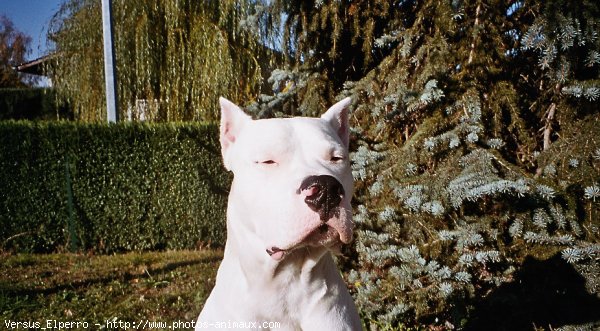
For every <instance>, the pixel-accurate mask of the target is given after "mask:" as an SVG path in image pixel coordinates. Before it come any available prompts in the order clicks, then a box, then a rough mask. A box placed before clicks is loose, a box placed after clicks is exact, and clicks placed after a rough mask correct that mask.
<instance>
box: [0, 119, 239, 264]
mask: <svg viewBox="0 0 600 331" xmlns="http://www.w3.org/2000/svg"><path fill="white" fill-rule="evenodd" d="M230 180H231V179H230V177H229V175H228V174H227V173H226V172H225V171H224V169H223V167H222V164H221V161H220V152H219V143H218V130H217V127H216V126H215V125H207V124H132V123H119V124H116V125H114V124H113V125H106V124H80V123H69V122H39V123H32V122H14V121H8V122H0V248H2V249H13V250H18V251H31V252H50V251H61V250H71V249H79V250H93V251H98V252H102V253H108V252H115V251H127V250H150V249H178V248H193V247H196V246H198V245H206V244H213V245H215V244H216V245H221V244H223V243H224V237H225V236H224V234H225V220H224V219H225V203H226V196H227V189H228V186H229V182H230Z"/></svg>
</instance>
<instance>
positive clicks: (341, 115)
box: [321, 97, 352, 148]
mask: <svg viewBox="0 0 600 331" xmlns="http://www.w3.org/2000/svg"><path fill="white" fill-rule="evenodd" d="M351 103H352V99H351V98H350V97H348V98H345V99H343V100H342V101H339V102H337V103H336V104H335V105H333V106H331V108H329V109H328V110H327V111H326V112H325V114H323V115H321V118H322V119H324V120H326V121H327V122H329V124H330V125H331V126H332V127H333V128H334V129H335V130H336V132H337V134H338V136H339V137H340V139H341V140H342V143H344V146H345V147H346V148H348V145H349V141H350V124H349V120H348V116H349V115H348V107H350V104H351Z"/></svg>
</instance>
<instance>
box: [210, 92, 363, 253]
mask: <svg viewBox="0 0 600 331" xmlns="http://www.w3.org/2000/svg"><path fill="white" fill-rule="evenodd" d="M350 102H351V100H350V98H346V99H344V100H342V101H340V102H338V103H336V104H335V105H333V106H332V107H331V108H329V109H328V110H327V111H326V112H325V113H324V114H323V115H322V116H321V117H320V118H306V117H296V118H287V119H266V120H252V118H251V117H250V116H248V115H246V114H245V113H244V112H243V111H242V110H241V109H240V108H239V107H238V106H236V105H235V104H233V103H231V102H230V101H228V100H226V99H224V98H221V99H220V103H221V128H220V140H221V148H222V153H223V161H224V164H225V167H226V168H227V169H228V170H231V171H232V172H233V174H234V180H233V184H232V187H231V193H230V196H229V208H228V222H230V224H228V227H229V230H228V231H232V230H237V228H238V227H239V228H240V229H242V228H243V231H239V232H237V233H249V236H250V237H251V238H252V239H251V240H256V241H258V242H259V245H260V246H261V247H264V254H265V256H267V254H268V255H269V256H270V257H271V258H272V259H274V260H281V259H283V258H284V257H285V256H286V255H287V254H288V253H291V252H292V251H294V250H296V249H298V248H302V247H308V246H315V247H326V248H330V249H331V248H334V247H338V246H339V245H341V244H342V243H349V242H350V241H351V240H352V229H353V223H352V211H351V205H350V200H351V198H352V191H353V183H352V173H351V170H350V161H349V155H348V141H349V127H348V106H349V105H350Z"/></svg>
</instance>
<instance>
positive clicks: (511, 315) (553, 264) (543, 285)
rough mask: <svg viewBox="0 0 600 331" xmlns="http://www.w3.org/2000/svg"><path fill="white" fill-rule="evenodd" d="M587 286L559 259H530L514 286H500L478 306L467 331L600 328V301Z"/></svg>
mask: <svg viewBox="0 0 600 331" xmlns="http://www.w3.org/2000/svg"><path fill="white" fill-rule="evenodd" d="M596 277H598V275H596ZM585 282H586V280H585V278H584V277H583V276H582V275H581V274H580V273H579V272H577V270H575V268H573V266H572V265H570V264H569V263H567V262H566V261H565V260H564V259H562V258H561V257H560V256H559V255H555V256H554V257H552V258H550V259H548V260H545V261H539V260H535V259H533V258H528V259H527V260H526V261H525V263H524V264H523V266H522V268H521V269H520V270H519V271H518V272H517V274H516V276H515V280H514V281H513V282H511V283H508V284H504V285H502V286H500V287H499V288H498V289H497V290H495V291H494V292H493V293H491V294H490V295H488V296H486V297H485V298H484V299H483V300H482V301H481V302H480V303H479V304H478V305H476V308H475V310H474V311H473V312H472V313H471V316H472V318H471V319H470V322H469V323H468V324H467V325H466V327H465V330H469V331H471V330H490V331H492V330H507V331H508V330H511V331H513V330H534V328H535V327H537V328H540V327H543V328H545V329H549V328H550V329H552V328H557V327H561V326H566V325H577V324H578V325H581V324H589V323H592V324H593V325H594V326H596V325H597V326H600V298H599V297H598V296H597V295H594V294H590V293H589V292H588V291H587V290H586V286H585Z"/></svg>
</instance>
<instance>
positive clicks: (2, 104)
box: [0, 88, 73, 120]
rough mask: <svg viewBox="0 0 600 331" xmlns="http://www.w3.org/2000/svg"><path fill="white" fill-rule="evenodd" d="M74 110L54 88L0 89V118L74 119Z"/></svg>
mask: <svg viewBox="0 0 600 331" xmlns="http://www.w3.org/2000/svg"><path fill="white" fill-rule="evenodd" d="M72 118H73V112H72V111H71V109H70V108H69V106H68V105H67V104H64V103H62V102H60V101H59V98H58V96H57V95H56V91H55V90H54V89H52V88H3V89H0V120H11V119H12V120H56V119H63V120H65V119H72Z"/></svg>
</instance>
